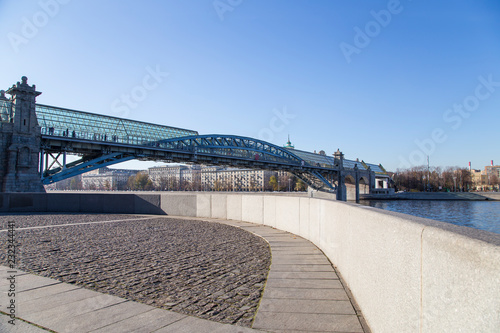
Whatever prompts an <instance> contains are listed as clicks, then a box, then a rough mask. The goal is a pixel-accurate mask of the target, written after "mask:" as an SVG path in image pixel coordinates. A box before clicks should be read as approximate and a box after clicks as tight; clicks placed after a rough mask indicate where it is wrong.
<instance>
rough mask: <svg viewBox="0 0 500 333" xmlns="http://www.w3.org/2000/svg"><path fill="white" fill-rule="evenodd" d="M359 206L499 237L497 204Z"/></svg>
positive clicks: (368, 203) (430, 202)
mask: <svg viewBox="0 0 500 333" xmlns="http://www.w3.org/2000/svg"><path fill="white" fill-rule="evenodd" d="M360 204H362V205H366V206H371V207H375V208H381V209H385V210H390V211H393V212H398V213H404V214H409V215H414V216H420V217H425V218H428V219H433V220H438V221H443V222H448V223H453V224H456V225H461V226H466V227H472V228H476V229H480V230H486V231H491V232H495V233H498V234H500V201H456V200H453V201H452V200H446V201H445V200H383V201H382V200H362V201H360Z"/></svg>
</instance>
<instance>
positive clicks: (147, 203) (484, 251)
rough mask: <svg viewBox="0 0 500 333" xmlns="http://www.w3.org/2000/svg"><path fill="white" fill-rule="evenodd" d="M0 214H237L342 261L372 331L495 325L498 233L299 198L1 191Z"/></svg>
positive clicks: (494, 328)
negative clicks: (294, 237) (309, 244)
mask: <svg viewBox="0 0 500 333" xmlns="http://www.w3.org/2000/svg"><path fill="white" fill-rule="evenodd" d="M0 211H2V212H12V211H25V212H33V211H37V212H45V211H66V212H95V213H145V214H146V213H149V214H168V215H181V216H196V217H210V218H222V219H232V220H242V221H248V222H254V223H260V224H265V225H268V226H271V227H275V228H278V229H282V230H286V231H289V232H292V233H294V234H297V235H300V236H302V237H304V238H306V239H309V240H310V241H312V242H313V243H315V244H316V245H317V246H318V247H319V248H321V249H322V250H323V252H324V253H325V254H326V255H327V256H328V258H329V259H330V260H331V262H332V263H333V264H334V265H335V266H336V267H337V268H338V270H339V272H340V273H341V274H342V276H343V278H344V280H345V281H346V283H347V284H348V286H349V288H350V289H351V291H352V293H353V295H354V297H355V299H356V301H357V303H358V304H359V306H360V308H361V310H362V311H363V314H364V317H365V319H366V320H367V322H368V324H369V326H370V327H371V329H372V331H373V332H498V328H499V327H500V297H499V295H500V264H499V263H500V235H498V234H493V233H489V232H485V231H480V230H475V229H471V228H465V227H459V226H454V225H451V224H447V223H441V222H437V221H432V220H428V219H423V218H418V217H412V216H409V215H404V214H399V213H393V212H388V211H383V210H379V209H376V208H372V207H367V206H359V205H356V204H352V203H345V202H339V201H333V200H326V199H319V198H308V197H304V196H282V195H265V194H228V193H224V194H219V193H217V194H210V193H208V194H207V193H166V194H140V195H137V194H128V193H123V194H99V193H71V194H66V193H63V194H60V193H58V194H39V193H6V194H5V193H4V194H0Z"/></svg>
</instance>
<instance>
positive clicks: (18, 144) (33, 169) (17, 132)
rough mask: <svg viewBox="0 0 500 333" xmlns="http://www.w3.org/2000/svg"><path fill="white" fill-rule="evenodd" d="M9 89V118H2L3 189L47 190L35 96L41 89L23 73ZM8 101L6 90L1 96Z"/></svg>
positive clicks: (0, 186) (0, 183)
mask: <svg viewBox="0 0 500 333" xmlns="http://www.w3.org/2000/svg"><path fill="white" fill-rule="evenodd" d="M21 81H22V82H17V84H15V85H13V86H12V87H11V88H9V89H8V90H7V93H8V94H10V95H11V96H12V97H11V99H10V100H8V101H10V102H11V105H12V106H11V110H10V114H9V116H8V117H7V119H2V122H0V126H1V128H0V129H1V130H0V190H1V192H45V190H44V187H43V185H42V182H41V179H40V173H39V168H38V162H39V153H40V142H41V132H40V126H38V121H37V119H36V114H35V100H36V97H37V96H38V95H40V94H41V92H38V91H36V88H35V85H33V86H29V85H28V78H27V77H26V76H23V77H22V79H21ZM0 98H1V99H3V101H7V99H6V97H5V96H4V94H2V96H1V97H0Z"/></svg>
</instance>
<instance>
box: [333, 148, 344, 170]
mask: <svg viewBox="0 0 500 333" xmlns="http://www.w3.org/2000/svg"><path fill="white" fill-rule="evenodd" d="M333 157H334V158H335V160H336V161H335V162H336V163H338V166H339V167H343V166H344V154H342V152H341V151H340V149H338V148H337V151H336V152H335V153H333Z"/></svg>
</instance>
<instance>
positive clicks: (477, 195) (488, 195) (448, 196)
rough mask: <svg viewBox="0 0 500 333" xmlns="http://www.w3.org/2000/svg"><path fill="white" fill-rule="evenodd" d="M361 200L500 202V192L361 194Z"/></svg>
mask: <svg viewBox="0 0 500 333" xmlns="http://www.w3.org/2000/svg"><path fill="white" fill-rule="evenodd" d="M360 199H361V200H469V201H486V200H493V201H500V192H404V193H396V194H393V195H371V194H361V195H360Z"/></svg>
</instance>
